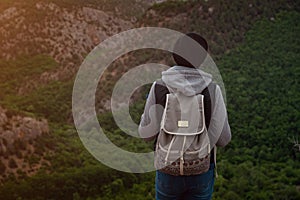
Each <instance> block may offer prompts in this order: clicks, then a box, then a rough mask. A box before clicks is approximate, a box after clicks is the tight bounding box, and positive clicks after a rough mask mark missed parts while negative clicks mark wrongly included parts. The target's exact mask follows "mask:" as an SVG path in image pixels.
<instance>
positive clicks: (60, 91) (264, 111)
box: [0, 0, 300, 200]
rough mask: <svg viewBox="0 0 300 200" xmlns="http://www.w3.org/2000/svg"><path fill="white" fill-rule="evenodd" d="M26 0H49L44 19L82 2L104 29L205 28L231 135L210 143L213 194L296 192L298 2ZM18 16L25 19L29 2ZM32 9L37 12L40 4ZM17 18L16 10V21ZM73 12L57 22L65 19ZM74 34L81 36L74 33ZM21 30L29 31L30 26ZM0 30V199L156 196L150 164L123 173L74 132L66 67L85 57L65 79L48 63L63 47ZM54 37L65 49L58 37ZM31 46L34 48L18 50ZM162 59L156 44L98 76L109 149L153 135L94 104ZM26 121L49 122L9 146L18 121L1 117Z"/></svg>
mask: <svg viewBox="0 0 300 200" xmlns="http://www.w3.org/2000/svg"><path fill="white" fill-rule="evenodd" d="M32 2H33V3H32ZM32 2H31V1H29V3H31V4H28V5H33V7H30V6H28V7H25V8H26V9H27V8H30V9H33V10H35V9H36V3H39V2H42V3H41V5H48V3H49V2H52V3H54V4H55V5H56V6H57V7H55V8H56V9H57V16H56V17H55V19H54V20H53V22H55V21H56V19H63V18H64V17H61V16H60V15H61V14H62V13H65V15H64V14H63V15H62V16H69V15H67V14H66V13H69V14H70V13H73V14H74V13H76V12H77V13H82V7H85V6H88V7H91V8H93V9H96V10H97V9H98V10H101V11H105V12H107V13H108V14H107V15H108V16H111V18H107V19H108V21H107V24H106V25H104V26H110V22H111V23H113V21H114V20H116V21H115V22H117V21H118V22H121V21H122V22H124V23H128V24H130V26H128V27H141V26H160V27H166V28H171V29H175V30H178V31H182V32H191V31H194V32H198V33H200V34H203V35H204V36H205V37H206V38H208V41H209V44H210V52H211V55H212V56H213V58H214V59H215V61H216V64H217V66H218V68H219V70H220V72H221V75H222V77H223V80H224V84H225V87H226V96H227V106H228V115H229V122H230V125H231V129H232V134H233V138H232V142H231V143H230V145H229V146H227V147H226V148H224V149H219V150H218V152H219V153H218V172H219V175H220V176H219V178H218V179H217V180H216V184H215V188H214V190H215V192H214V197H213V199H216V200H217V199H220V200H221V199H222V200H223V199H230V200H232V199H259V200H260V199H295V200H296V199H300V162H299V161H300V149H299V148H300V147H299V141H300V113H299V111H300V107H299V105H300V94H299V87H300V86H299V76H300V68H299V66H300V62H299V60H300V59H299V58H300V57H299V50H300V39H299V37H298V36H299V33H300V27H299V21H300V13H299V8H300V7H299V3H298V2H297V1H281V0H279V1H273V2H269V1H264V0H263V1H256V0H251V1H250V0H249V1H247V2H245V1H234V2H229V1H223V0H212V1H200V0H191V1H166V2H164V3H160V4H154V5H153V6H151V7H149V5H150V3H152V1H143V2H145V4H134V6H133V7H132V8H130V9H129V8H128V9H124V10H122V11H121V9H120V6H121V5H123V4H122V2H123V1H117V0H114V1H112V3H111V4H107V2H106V1H105V0H101V1H96V0H89V1H81V0H64V1H56V0H53V1H51V0H47V1H32ZM100 2H101V3H100ZM120 2H121V3H120ZM126 2H127V1H126ZM126 2H125V1H124V2H123V3H125V4H126ZM119 4H120V5H119ZM24 5H25V4H22V3H20V2H19V1H15V3H12V2H9V1H0V7H1V9H0V11H5V10H7V9H9V8H10V7H16V8H17V10H21V11H22V9H25V8H24V7H23V6H24ZM50 5H51V4H50ZM46 7H47V6H46ZM26 9H25V10H26ZM47 9H48V8H47ZM131 9H135V10H131ZM74 10H76V11H74ZM136 10H139V11H140V12H136ZM22 12H23V11H22ZM135 12H136V13H135ZM12 13H13V12H12ZM24 13H27V14H28V15H30V11H28V10H27V11H26V12H25V11H24ZM38 13H39V15H43V13H42V12H41V11H39V12H38ZM96 13H97V11H96ZM2 14H3V13H2ZM21 16H22V14H20V13H18V16H15V17H16V18H18V17H21ZM75 16H76V15H75ZM43 17H44V16H43ZM50 18H51V17H50ZM50 18H49V16H48V19H47V20H50V22H51V19H50ZM25 19H26V18H25ZM25 19H24V20H25ZM71 19H72V18H66V19H65V23H66V24H68V23H69V22H70V20H71ZM75 19H77V18H76V17H75ZM28 20H29V21H28V22H31V20H33V21H34V20H35V19H33V18H29V19H28ZM47 20H46V21H47ZM72 20H74V19H72ZM72 20H71V21H72ZM89 20H91V19H90V18H89V19H87V18H83V19H82V22H81V23H83V24H86V25H87V26H90V27H94V28H95V27H102V28H103V26H98V25H99V24H101V23H102V22H101V20H100V19H96V21H89ZM97 20H99V21H97ZM0 21H1V18H0ZM46 21H45V23H46ZM63 21H64V20H62V21H60V22H63ZM75 21H76V20H75ZM25 22H26V20H25ZM50 22H49V23H50ZM1 23H2V25H3V26H2V30H3V31H4V32H5V31H8V30H5V28H3V27H5V26H6V25H7V26H9V27H10V29H12V30H13V28H12V24H13V23H12V22H9V21H5V20H2V21H1ZM20 23H21V24H22V22H20ZM36 23H39V26H40V27H43V26H44V25H43V23H40V22H36ZM115 25H116V26H114V31H112V32H107V36H109V35H112V34H114V33H117V32H118V31H121V30H125V29H127V28H128V27H127V26H126V27H124V26H121V29H118V27H119V25H118V24H115ZM20 27H22V26H21V25H20ZM70 27H72V26H70ZM70 27H69V28H70ZM65 28H66V29H64V30H68V32H67V34H66V35H68V34H71V33H72V31H70V30H73V31H74V32H76V31H75V29H69V28H68V27H65ZM78 29H80V26H79V27H78ZM99 30H100V29H99ZM9 31H10V32H13V31H11V30H9ZM104 31H105V30H104ZM79 32H81V33H84V32H83V30H80V31H79ZM15 33H16V32H15ZM50 33H51V34H50V35H49V36H48V35H47V32H45V35H43V36H42V37H41V38H40V39H37V38H39V34H37V35H35V36H34V37H33V36H32V37H33V38H31V44H30V45H32V44H35V41H39V40H41V41H47V38H48V37H49V38H51V37H52V36H55V35H56V34H58V33H57V32H56V31H55V29H51V30H50ZM22 34H24V35H26V37H27V38H30V35H28V34H30V31H29V32H27V30H26V31H24V32H22ZM16 35H18V34H17V33H16ZM83 35H84V34H83ZM36 36H37V37H36ZM63 36H65V35H64V34H63ZM63 36H61V37H63ZM59 37H60V36H58V38H59ZM84 37H85V36H84ZM0 38H1V39H2V43H3V44H7V45H8V46H7V47H9V48H10V50H9V51H6V50H7V49H5V48H3V46H2V47H1V48H2V50H1V51H2V52H0V54H1V55H8V53H9V54H12V53H14V51H16V57H14V58H7V57H6V56H4V57H2V58H1V60H0V69H1V74H0V108H1V109H0V125H1V127H0V145H1V146H0V147H1V148H0V173H1V174H0V175H1V176H0V184H1V186H0V198H1V199H7V200H10V199H28V200H29V199H30V200H35V199H99V200H111V199H116V200H123V199H149V200H150V199H154V193H155V191H154V176H155V174H154V172H151V173H146V174H129V173H124V172H119V171H116V170H113V169H110V168H108V167H106V166H104V165H102V164H101V163H99V161H97V160H96V159H94V158H93V157H92V156H91V155H90V154H89V152H88V151H87V150H86V149H85V148H84V147H83V145H82V143H81V141H80V140H79V137H78V134H77V132H76V130H75V128H74V125H73V121H72V115H71V98H72V87H73V81H74V78H75V77H74V75H75V74H72V73H74V72H76V69H77V68H78V67H79V64H80V62H81V61H82V59H83V57H82V58H80V57H76V59H75V61H74V63H73V66H72V67H71V68H72V70H71V71H72V73H71V74H72V75H70V76H68V77H66V76H59V75H58V74H60V70H65V71H64V73H66V72H68V70H66V69H70V68H68V67H67V68H66V65H65V64H66V63H65V62H63V61H64V59H62V60H61V59H57V58H59V56H62V55H60V53H59V52H56V53H55V52H53V51H52V50H51V48H50V47H51V45H50V46H49V47H47V46H45V49H44V50H43V49H42V50H41V49H39V48H36V49H35V47H32V46H29V47H28V46H26V44H25V43H22V41H23V40H22V38H20V37H17V36H16V37H15V38H14V35H11V37H9V35H7V34H6V35H5V36H4V35H1V36H0ZM7 38H9V40H10V41H21V42H20V43H19V44H24V46H23V47H22V46H18V45H17V46H18V48H17V47H16V46H15V47H13V45H16V44H18V43H10V42H8V40H7ZM43 38H44V39H45V40H44V39H43ZM86 40H87V41H88V43H89V47H87V48H84V50H82V49H81V48H82V47H79V48H78V49H77V47H78V45H79V46H80V44H82V43H79V44H78V43H76V42H75V41H77V39H74V38H73V39H70V41H71V42H70V44H72V45H69V46H68V45H67V47H68V48H71V46H72V48H76V49H77V50H78V52H79V53H78V55H84V54H87V53H88V51H89V50H91V49H92V48H93V47H94V46H95V45H96V42H95V43H93V40H92V37H90V36H89V37H87V38H86ZM101 40H102V39H100V40H99V42H100V41H101ZM10 44H12V46H11V45H10ZM35 45H36V44H35ZM53 45H54V46H55V45H58V43H55V44H54V43H53ZM60 45H62V46H61V48H64V44H60ZM28 48H32V49H33V50H32V51H31V52H30V53H28V52H27V53H26V49H28ZM35 50H36V51H35ZM168 56H169V54H168V53H166V52H160V51H155V50H145V51H138V52H133V53H130V54H129V55H126V57H123V58H120V59H119V60H117V61H116V62H114V63H113V64H112V66H111V67H110V68H109V70H108V72H107V73H106V76H105V78H104V79H103V80H101V82H100V83H99V84H101V86H102V87H101V88H104V89H105V91H97V92H98V94H97V95H98V99H97V102H96V103H97V108H99V110H101V112H99V113H98V115H99V116H98V117H99V122H100V123H101V125H102V128H104V130H105V134H106V135H107V136H108V137H109V138H110V139H111V140H112V141H113V142H114V143H115V144H116V145H117V146H119V147H121V148H123V149H126V150H129V151H132V152H149V151H151V150H152V143H146V142H144V141H142V140H140V139H137V138H132V137H130V136H128V135H126V134H124V133H123V132H122V131H121V130H120V129H119V128H118V126H117V125H116V124H115V122H114V119H113V117H112V114H111V113H110V112H109V109H108V108H109V107H107V108H105V109H103V107H105V106H104V104H106V103H107V101H108V100H109V98H110V96H109V95H110V93H111V89H112V87H113V86H114V83H115V81H116V80H117V79H118V78H119V77H120V76H121V74H122V73H124V72H126V71H127V70H128V69H130V68H131V67H133V66H136V65H138V64H141V63H146V62H161V63H166V64H172V60H171V59H170V58H169V57H168ZM61 58H62V57H61ZM70 58H71V57H70ZM70 60H71V61H72V59H70ZM68 61H69V60H68ZM69 67H70V66H69ZM28 83H30V84H28ZM24 85H25V86H24ZM141 92H143V95H137V97H136V99H134V101H133V104H132V107H131V109H130V112H131V115H132V118H133V119H134V120H135V121H136V122H138V121H139V118H140V115H141V113H142V111H143V106H144V102H145V99H144V94H145V93H147V91H141ZM2 107H3V108H4V109H6V110H5V112H4V109H3V108H2ZM3 113H4V114H3ZM4 116H5V117H6V118H5V117H4ZM24 118H25V119H29V118H30V119H34V118H35V119H36V121H37V122H36V123H38V122H39V121H41V122H45V124H47V126H48V125H49V127H47V130H46V131H44V133H43V134H39V136H38V137H36V138H34V139H32V140H31V141H29V140H23V141H22V138H21V140H20V138H19V139H18V140H16V141H18V142H15V144H14V145H10V146H9V145H8V144H7V142H4V140H3V139H2V138H3V137H1V135H2V136H3V133H4V131H6V132H7V131H8V132H10V131H11V132H14V130H17V129H16V128H19V127H22V123H18V124H19V125H16V127H15V125H12V124H13V123H12V122H13V120H10V119H24ZM2 119H5V120H6V121H5V120H2ZM1 120H2V121H5V123H2V121H1ZM18 130H19V129H18ZM15 135H17V134H15ZM25 135H26V133H25ZM40 135H42V137H40ZM16 137H17V136H16ZM25 138H26V137H25ZM11 160H13V161H11Z"/></svg>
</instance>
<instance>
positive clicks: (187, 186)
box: [155, 163, 214, 200]
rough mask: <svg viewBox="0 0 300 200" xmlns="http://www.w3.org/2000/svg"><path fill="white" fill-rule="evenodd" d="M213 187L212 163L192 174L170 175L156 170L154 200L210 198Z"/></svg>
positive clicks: (203, 199)
mask: <svg viewBox="0 0 300 200" xmlns="http://www.w3.org/2000/svg"><path fill="white" fill-rule="evenodd" d="M213 187H214V164H213V163H212V164H211V165H210V168H209V170H208V171H207V172H206V173H204V174H200V175H194V176H172V175H169V174H165V173H163V172H160V171H156V178H155V190H156V194H155V198H156V200H210V199H211V197H212V193H213Z"/></svg>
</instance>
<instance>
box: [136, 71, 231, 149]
mask: <svg viewBox="0 0 300 200" xmlns="http://www.w3.org/2000/svg"><path fill="white" fill-rule="evenodd" d="M162 81H163V82H164V83H165V84H166V86H167V88H168V90H169V91H170V92H181V93H183V94H184V95H186V96H192V95H195V94H199V93H201V92H202V91H203V90H204V89H205V88H206V87H208V89H209V92H210V96H211V105H212V108H211V120H210V125H209V129H208V134H209V138H210V143H211V146H212V147H213V146H215V145H217V146H222V147H223V146H226V145H227V144H228V143H229V141H230V140H231V131H230V126H229V123H228V118H227V111H226V106H225V103H224V99H223V96H222V93H221V89H220V87H219V86H218V85H216V84H210V83H211V82H212V75H210V74H208V73H206V72H204V71H202V70H199V69H193V68H187V67H182V66H174V67H171V68H170V69H168V70H167V71H164V72H162ZM155 84H156V82H154V83H153V84H152V87H151V89H150V92H149V95H148V99H147V102H146V105H145V109H144V113H143V115H142V117H141V122H140V125H139V134H140V136H141V137H142V138H144V139H145V140H152V139H154V138H155V137H156V135H157V134H158V132H159V129H160V119H161V118H159V117H157V116H161V115H162V112H163V108H162V106H160V105H157V104H156V99H155Z"/></svg>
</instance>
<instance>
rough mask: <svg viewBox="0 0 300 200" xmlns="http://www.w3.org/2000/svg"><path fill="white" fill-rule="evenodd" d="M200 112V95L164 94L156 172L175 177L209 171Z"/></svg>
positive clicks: (201, 103)
mask: <svg viewBox="0 0 300 200" xmlns="http://www.w3.org/2000/svg"><path fill="white" fill-rule="evenodd" d="M204 109H205V107H204V95H203V94H196V95H194V96H185V95H183V94H181V93H172V92H171V93H169V94H166V100H165V108H164V113H163V115H162V120H161V126H160V132H159V134H158V137H157V141H156V148H155V160H154V165H155V167H156V169H158V170H160V171H162V172H164V173H167V174H171V175H175V176H179V175H197V174H201V173H205V172H207V171H208V170H209V167H210V163H211V162H210V161H211V156H210V152H211V147H210V141H209V137H208V131H207V125H206V121H207V120H205V115H204Z"/></svg>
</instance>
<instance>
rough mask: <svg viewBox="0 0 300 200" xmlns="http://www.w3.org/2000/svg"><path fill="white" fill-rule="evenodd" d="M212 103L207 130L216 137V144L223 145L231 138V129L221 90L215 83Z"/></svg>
mask: <svg viewBox="0 0 300 200" xmlns="http://www.w3.org/2000/svg"><path fill="white" fill-rule="evenodd" d="M212 105H213V106H212V116H211V120H210V125H209V130H208V132H209V134H210V135H212V136H213V137H216V138H215V141H217V142H216V145H217V146H219V147H224V146H226V145H227V144H228V143H229V142H230V140H231V130H230V126H229V123H228V117H227V110H226V106H225V103H224V99H223V96H222V92H221V89H220V87H219V86H218V85H216V89H215V95H214V103H213V104H212Z"/></svg>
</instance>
